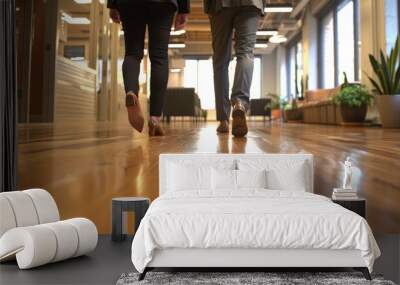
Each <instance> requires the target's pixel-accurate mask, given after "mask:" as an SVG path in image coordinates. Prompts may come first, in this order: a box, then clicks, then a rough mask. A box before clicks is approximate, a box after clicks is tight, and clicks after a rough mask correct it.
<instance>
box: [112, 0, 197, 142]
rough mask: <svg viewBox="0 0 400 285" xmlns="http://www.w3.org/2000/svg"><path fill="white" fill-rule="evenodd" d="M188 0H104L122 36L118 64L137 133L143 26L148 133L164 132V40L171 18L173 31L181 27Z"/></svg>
mask: <svg viewBox="0 0 400 285" xmlns="http://www.w3.org/2000/svg"><path fill="white" fill-rule="evenodd" d="M189 1H190V0H108V3H107V4H108V5H107V6H108V8H110V17H111V19H112V20H113V21H114V22H115V23H122V27H123V30H124V37H125V59H124V62H123V64H122V73H123V77H124V85H125V93H126V100H125V101H126V107H127V109H128V116H129V122H130V123H131V125H132V126H133V127H134V128H135V129H136V130H137V131H139V132H141V131H142V130H143V126H144V115H143V113H142V110H141V107H140V103H139V99H138V95H139V73H140V62H141V60H142V58H143V50H144V39H145V32H146V27H147V28H148V47H149V56H150V61H151V74H150V118H149V135H151V136H154V135H164V132H163V130H162V128H161V126H160V117H161V114H162V109H163V105H164V95H165V90H166V88H167V83H168V74H169V70H168V43H169V37H170V32H171V27H172V23H173V21H174V15H175V13H176V12H177V13H178V14H177V15H176V17H175V23H174V26H175V30H180V29H182V28H183V27H184V26H185V24H186V22H187V19H188V13H189V10H190V2H189Z"/></svg>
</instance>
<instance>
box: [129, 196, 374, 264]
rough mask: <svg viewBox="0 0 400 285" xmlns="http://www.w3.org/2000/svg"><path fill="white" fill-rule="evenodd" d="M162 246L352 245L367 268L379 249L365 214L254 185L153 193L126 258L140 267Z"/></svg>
mask: <svg viewBox="0 0 400 285" xmlns="http://www.w3.org/2000/svg"><path fill="white" fill-rule="evenodd" d="M165 248H274V249H279V248H286V249H287V248H293V249H295V248H301V249H358V250H360V251H361V255H362V257H363V259H364V260H365V264H366V266H367V267H368V268H369V270H370V271H372V266H373V263H374V260H375V259H376V258H377V257H379V255H380V251H379V248H378V246H377V244H376V241H375V239H374V237H373V235H372V233H371V230H370V228H369V226H368V224H367V222H366V221H365V219H363V218H362V217H360V216H359V215H357V214H355V213H353V212H351V211H349V210H346V209H344V208H342V207H341V206H339V205H337V204H335V203H333V202H331V201H330V199H328V198H326V197H323V196H319V195H315V194H311V193H307V192H298V191H276V190H257V189H249V190H240V191H234V192H229V191H227V192H224V191H219V192H217V195H216V193H205V192H202V193H198V192H197V191H184V192H172V193H167V194H164V195H163V196H161V197H159V198H157V199H156V200H155V201H154V202H153V203H152V204H151V206H150V208H149V210H148V212H147V213H146V215H145V217H144V218H143V220H142V222H141V224H140V226H139V229H138V230H137V233H136V235H135V238H134V240H133V243H132V262H133V264H134V266H135V267H136V269H137V270H138V271H139V272H143V270H144V268H145V267H146V265H147V264H148V263H149V262H150V261H151V260H152V257H153V252H154V250H155V249H165Z"/></svg>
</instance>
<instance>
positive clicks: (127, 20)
mask: <svg viewBox="0 0 400 285" xmlns="http://www.w3.org/2000/svg"><path fill="white" fill-rule="evenodd" d="M118 11H119V13H120V16H121V21H122V28H123V30H124V39H125V58H124V62H123V63H122V74H123V77H124V86H125V92H126V93H128V92H133V93H135V94H136V95H139V73H140V62H141V61H142V58H143V49H144V35H145V32H146V21H147V19H146V13H145V12H146V7H145V5H143V4H136V5H133V4H132V3H128V2H127V3H120V4H119V5H118Z"/></svg>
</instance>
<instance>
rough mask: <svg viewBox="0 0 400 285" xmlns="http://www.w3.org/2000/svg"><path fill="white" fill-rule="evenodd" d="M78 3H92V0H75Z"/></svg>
mask: <svg viewBox="0 0 400 285" xmlns="http://www.w3.org/2000/svg"><path fill="white" fill-rule="evenodd" d="M74 2H75V3H76V4H90V3H92V0H74Z"/></svg>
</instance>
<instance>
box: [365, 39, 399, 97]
mask: <svg viewBox="0 0 400 285" xmlns="http://www.w3.org/2000/svg"><path fill="white" fill-rule="evenodd" d="M399 56H400V40H399V37H397V40H396V44H395V46H394V48H393V49H392V50H391V52H390V55H389V56H387V55H385V54H384V53H383V51H382V50H381V51H380V58H379V59H377V58H375V57H374V56H373V55H371V54H370V55H369V61H370V63H371V66H372V68H373V70H374V73H375V74H376V76H377V78H378V81H376V80H374V79H373V78H371V77H369V76H368V78H369V80H370V81H371V83H372V85H373V86H374V87H375V89H376V91H377V93H378V94H380V95H396V94H400V64H399Z"/></svg>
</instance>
